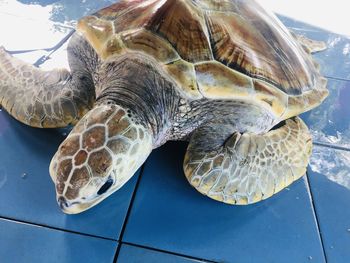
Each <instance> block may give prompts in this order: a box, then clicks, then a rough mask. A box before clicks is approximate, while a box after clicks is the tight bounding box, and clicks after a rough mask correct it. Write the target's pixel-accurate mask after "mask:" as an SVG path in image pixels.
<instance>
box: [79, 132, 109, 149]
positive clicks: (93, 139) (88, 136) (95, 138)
mask: <svg viewBox="0 0 350 263" xmlns="http://www.w3.org/2000/svg"><path fill="white" fill-rule="evenodd" d="M104 142H105V128H104V127H101V126H98V127H94V128H92V129H90V130H88V131H86V132H85V133H84V134H83V148H84V149H86V150H87V151H91V150H93V149H96V148H98V147H101V146H102V145H103V144H104Z"/></svg>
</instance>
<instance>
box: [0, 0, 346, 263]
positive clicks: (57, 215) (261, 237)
mask: <svg viewBox="0 0 350 263" xmlns="http://www.w3.org/2000/svg"><path fill="white" fill-rule="evenodd" d="M11 1H13V2H15V1H14V0H11ZM11 1H10V2H11ZM19 2H21V3H24V4H25V5H23V6H24V7H23V8H28V10H32V9H30V8H34V7H33V6H32V5H30V3H31V4H33V3H39V4H40V6H38V8H39V7H40V8H51V9H50V10H51V12H50V13H49V14H50V15H49V16H48V18H47V20H49V21H50V23H52V27H53V28H55V30H56V31H55V30H54V31H50V32H48V34H49V36H48V37H46V38H45V39H51V42H45V41H44V42H43V43H44V44H43V45H45V46H42V45H36V44H35V43H34V44H33V43H31V44H30V43H29V42H30V41H29V39H28V43H26V41H23V40H22V41H14V42H12V43H15V44H13V45H11V46H8V45H9V44H8V45H7V46H6V48H8V49H9V50H12V51H13V50H24V49H43V48H52V47H54V46H55V45H56V44H57V43H58V42H60V41H59V40H61V39H63V38H64V37H65V36H66V35H67V34H68V33H69V32H70V30H71V28H72V27H73V26H74V25H75V23H76V22H75V21H76V19H77V18H79V17H80V16H82V15H84V14H87V13H91V12H93V11H94V10H96V9H98V8H100V7H103V6H106V5H108V4H109V3H110V2H113V1H95V0H86V1H68V0H67V1H65V0H61V1H57V0H51V1H49V0H46V1H42V0H41V1H40V0H37V1H29V0H21V1H18V3H19ZM1 5H4V4H3V3H1V1H0V6H1ZM18 8H19V7H18ZM21 8H22V7H21ZM2 10H4V9H1V8H0V14H1V15H4V14H5V13H1V12H2ZM24 10H25V9H24ZM280 18H281V20H282V21H283V23H284V24H286V25H287V26H288V27H289V28H290V29H291V30H293V31H294V32H296V33H298V34H303V35H306V36H308V37H310V38H313V39H318V40H323V41H325V42H326V43H327V46H328V49H327V50H326V51H324V52H320V53H317V54H315V56H314V57H315V59H316V60H317V62H318V63H319V64H320V66H321V69H322V72H323V73H324V75H325V76H327V77H328V81H329V85H328V88H329V91H330V95H329V97H328V98H327V99H326V100H325V101H324V103H323V104H322V105H321V106H320V107H318V108H316V109H314V110H312V111H311V112H308V113H305V114H303V115H302V118H303V119H304V120H305V122H306V123H307V124H308V126H309V127H310V129H311V131H312V134H313V137H314V142H315V143H314V144H315V145H314V149H313V155H312V158H311V161H310V166H309V169H308V173H307V176H304V177H303V179H301V180H299V181H298V182H296V183H295V184H293V185H291V186H290V187H289V188H287V189H285V190H283V191H282V192H281V193H279V194H277V195H276V196H274V197H272V198H270V199H268V200H266V201H263V202H261V203H258V204H255V205H251V206H246V207H230V206H228V205H224V204H220V203H217V202H215V201H212V200H210V199H208V198H206V197H204V196H202V195H200V194H199V193H197V192H196V191H195V190H194V189H193V188H192V187H191V186H190V185H189V184H188V183H187V181H186V179H185V177H184V174H183V172H182V160H183V155H184V152H185V149H186V143H181V142H180V143H179V142H171V143H168V144H166V145H165V146H162V147H161V148H160V149H157V150H156V151H154V153H152V154H151V156H150V157H149V159H148V160H147V162H146V164H145V165H144V167H143V168H142V169H141V171H142V172H138V174H137V175H135V176H134V178H133V179H132V180H131V181H130V182H128V183H127V184H126V185H125V186H124V187H123V188H122V189H121V190H119V191H118V192H117V193H115V194H113V195H112V196H111V197H109V198H108V199H106V200H105V201H104V202H102V203H101V204H100V205H98V206H96V207H95V208H93V209H91V210H89V211H87V212H86V213H82V214H79V215H64V214H62V213H61V212H60V210H59V209H58V208H57V205H56V201H55V193H54V186H53V184H52V182H51V179H50V177H49V173H48V165H49V162H50V159H51V157H52V155H53V154H54V152H55V151H56V149H57V146H58V145H59V144H60V142H61V141H62V140H63V139H64V137H65V136H66V134H67V132H68V131H69V129H60V130H39V129H33V128H30V127H27V126H24V125H22V124H20V123H18V122H16V121H15V120H14V119H12V118H11V117H9V115H8V114H7V113H6V112H4V111H0V160H1V161H0V262H6V263H7V262H11V263H12V262H15V263H17V262H240V263H245V262H262V263H265V262H266V263H267V262H269V263H270V262H278V263H281V262H282V263H288V262H292V263H299V262H316V263H323V262H332V263H333V262H334V263H347V262H349V259H350V219H349V218H350V214H349V211H350V209H349V208H350V206H349V204H350V168H349V167H350V107H349V105H350V104H349V101H350V39H349V38H347V37H344V36H340V35H337V34H334V33H330V32H326V31H324V30H322V29H320V28H316V27H312V26H308V25H305V24H303V23H301V22H298V21H294V20H292V19H290V18H286V17H281V16H280ZM18 19H22V20H21V21H25V20H23V19H25V18H24V17H22V16H19V18H18ZM31 20H36V18H35V17H34V18H32V19H31ZM28 21H30V20H28ZM40 23H42V22H40V21H39V22H38V24H37V25H39V24H40ZM23 26H24V25H23ZM35 28H37V27H35V26H30V25H29V22H28V27H27V28H26V29H25V30H24V31H26V32H27V31H30V30H35ZM0 30H1V29H0ZM44 31H45V28H44V29H43V32H44ZM50 34H52V35H55V37H56V36H58V35H59V37H57V40H56V38H55V37H54V36H52V37H51V35H50ZM57 34H58V35H57ZM23 36H24V37H25V35H23ZM4 43H5V42H2V39H1V37H0V45H2V44H4ZM6 43H7V42H6ZM29 44H30V45H29ZM65 48H66V46H65V45H64V44H63V46H61V47H60V48H58V50H55V49H53V50H52V49H51V50H49V51H45V50H38V51H33V52H27V53H21V54H17V56H19V57H21V58H22V59H25V60H26V61H28V62H30V63H34V62H36V61H37V60H38V59H39V58H41V57H42V56H44V55H45V56H48V55H50V52H52V51H54V53H53V54H51V55H50V57H51V58H52V59H48V60H47V61H45V62H44V63H43V64H42V65H41V66H42V67H43V68H53V67H55V66H56V65H57V60H58V59H60V58H61V59H62V57H64V56H65V55H64V54H65ZM63 63H64V62H63ZM63 65H64V64H63ZM118 244H119V245H118Z"/></svg>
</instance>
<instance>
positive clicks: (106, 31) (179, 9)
mask: <svg viewBox="0 0 350 263" xmlns="http://www.w3.org/2000/svg"><path fill="white" fill-rule="evenodd" d="M78 31H79V32H80V33H81V34H83V35H84V36H85V38H86V39H87V40H88V41H89V43H90V44H91V45H92V47H93V48H94V49H95V50H96V52H97V53H98V54H99V56H100V57H101V58H102V59H106V58H108V57H110V56H112V55H115V54H122V53H124V52H134V51H137V52H143V53H145V54H147V55H149V56H152V57H153V58H155V59H156V60H157V61H158V62H159V63H160V64H161V65H162V66H163V67H164V69H165V71H166V72H167V73H168V74H169V76H170V77H171V78H172V79H173V80H174V81H175V82H176V83H177V84H178V86H179V88H180V89H182V90H183V92H184V95H186V96H187V97H188V98H190V99H200V98H203V97H204V98H207V99H227V100H243V101H247V102H249V103H257V104H260V105H261V106H263V107H265V108H267V109H269V110H270V111H271V112H272V113H273V114H274V115H275V116H276V117H278V118H279V119H286V118H289V117H291V116H295V115H298V114H300V113H301V112H304V111H306V110H309V109H311V108H313V107H315V106H317V105H318V104H320V103H321V102H322V100H323V99H324V98H325V97H326V96H327V94H328V91H327V90H326V80H325V78H323V77H321V75H320V74H319V71H318V69H317V67H316V66H315V63H314V62H313V60H312V57H311V55H310V54H309V53H307V51H305V50H304V49H303V48H302V47H301V45H300V44H299V43H298V42H297V40H296V38H295V37H294V36H293V35H292V34H290V32H289V31H288V30H287V29H286V28H285V27H284V26H283V24H282V23H281V22H280V21H279V20H278V19H277V18H276V17H275V16H274V15H273V14H271V13H269V12H267V11H266V10H264V9H263V8H262V7H261V6H260V5H259V4H257V3H256V2H255V1H252V0H220V1H219V0H147V1H144V0H129V1H122V2H119V3H117V4H114V5H111V6H109V7H107V8H105V9H102V10H100V11H98V12H97V13H95V14H93V15H91V16H87V17H84V18H83V19H81V20H80V21H79V23H78Z"/></svg>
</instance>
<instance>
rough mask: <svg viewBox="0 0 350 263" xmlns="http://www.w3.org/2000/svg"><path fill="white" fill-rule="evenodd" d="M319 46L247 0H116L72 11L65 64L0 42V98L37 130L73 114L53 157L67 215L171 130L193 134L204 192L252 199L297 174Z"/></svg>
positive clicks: (305, 146) (102, 192) (191, 157)
mask: <svg viewBox="0 0 350 263" xmlns="http://www.w3.org/2000/svg"><path fill="white" fill-rule="evenodd" d="M323 48H324V44H323V43H320V42H316V41H312V40H309V39H306V38H305V37H302V38H299V37H297V36H295V35H293V34H292V33H290V32H289V31H288V30H287V29H286V28H285V27H284V26H283V24H282V23H281V22H280V21H279V20H278V19H277V18H276V17H275V16H274V15H273V14H271V13H269V12H267V11H265V10H264V9H263V8H262V7H261V6H260V5H259V4H257V3H256V2H255V1H253V0H248V1H247V0H244V1H243V0H221V1H218V0H146V1H145V0H129V1H122V2H119V3H116V4H114V5H111V6H109V7H107V8H104V9H102V10H100V11H98V12H96V13H95V14H93V15H89V16H86V17H84V18H82V19H81V20H80V21H79V22H78V25H77V31H76V32H75V33H74V34H73V36H72V37H71V39H70V42H69V45H68V48H67V51H68V58H69V65H70V71H68V70H65V69H62V70H61V69H57V70H52V71H42V70H40V69H38V68H35V67H33V66H31V65H28V64H26V63H24V62H22V61H20V60H19V59H16V58H14V57H12V56H11V55H9V54H8V53H7V52H6V51H5V49H4V48H2V49H1V51H0V94H1V95H0V103H1V105H2V106H3V107H4V108H5V109H6V110H7V111H8V112H9V113H10V114H11V115H12V116H13V117H15V118H16V119H18V120H19V121H21V122H23V123H25V124H28V125H30V126H33V127H40V128H56V127H65V126H67V125H69V124H75V127H74V128H73V129H72V131H71V132H70V134H69V135H68V137H67V138H66V139H65V140H64V141H63V142H62V144H61V145H60V146H59V149H58V151H57V153H56V154H55V155H54V157H53V159H52V161H51V164H50V175H51V177H52V180H53V182H54V183H55V186H56V193H57V201H58V203H59V205H60V207H61V208H62V210H63V211H64V212H66V213H79V212H82V211H84V210H86V209H88V208H90V207H92V206H94V205H96V204H97V203H99V202H100V201H102V200H103V199H105V198H106V197H107V196H109V195H110V194H112V193H113V192H115V191H116V190H118V189H119V188H120V187H121V186H122V185H124V184H125V183H126V182H127V181H128V180H129V179H130V178H131V176H132V175H133V174H134V173H135V171H136V170H137V169H138V168H139V167H140V166H141V165H142V164H143V163H144V161H145V160H146V158H147V157H148V155H149V154H150V153H151V151H152V149H154V148H157V147H159V146H160V145H162V144H164V143H165V142H166V141H168V140H189V145H188V149H187V152H186V155H185V160H184V172H185V175H186V178H187V179H188V181H189V183H190V184H191V185H192V186H193V187H195V188H196V189H197V190H198V191H199V192H201V193H202V194H204V195H207V196H209V197H211V198H213V199H215V200H218V201H221V202H225V203H228V204H238V205H241V204H251V203H254V202H258V201H260V200H263V199H266V198H268V197H270V196H272V195H273V194H275V193H277V192H279V191H280V190H282V189H283V188H284V187H286V186H288V185H289V184H291V183H292V182H293V181H295V180H297V179H298V178H300V177H301V176H302V175H303V174H304V173H305V171H306V166H307V163H308V160H309V156H310V152H311V147H312V142H311V136H310V133H309V131H308V128H307V127H306V125H305V124H304V122H303V121H302V120H301V119H300V118H299V117H296V116H297V115H298V114H300V113H302V112H305V111H307V110H310V109H312V108H314V107H316V106H317V105H319V104H320V103H321V102H322V101H323V100H324V99H325V97H326V96H327V94H328V91H327V89H326V79H325V78H323V77H322V76H321V75H320V73H319V70H318V67H317V65H316V63H315V62H314V61H313V59H312V57H311V52H312V51H318V50H321V49H323ZM169 187H171V186H169Z"/></svg>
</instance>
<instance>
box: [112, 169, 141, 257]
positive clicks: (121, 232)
mask: <svg viewBox="0 0 350 263" xmlns="http://www.w3.org/2000/svg"><path fill="white" fill-rule="evenodd" d="M145 165H146V163H144V164H143V165H142V166H141V170H140V174H139V178H137V182H136V185H135V188H134V191H133V193H132V196H131V200H130V204H129V207H128V210H127V212H126V216H125V219H124V222H123V226H122V230H121V231H120V235H119V238H118V246H117V249H116V251H115V254H114V259H113V263H117V261H118V256H119V252H120V249H121V244H122V240H123V237H124V232H125V229H126V225H127V223H128V220H129V217H130V213H131V209H132V206H133V204H134V201H135V197H136V192H137V190H138V188H139V185H140V181H141V178H142V175H143V172H144V169H145Z"/></svg>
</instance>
